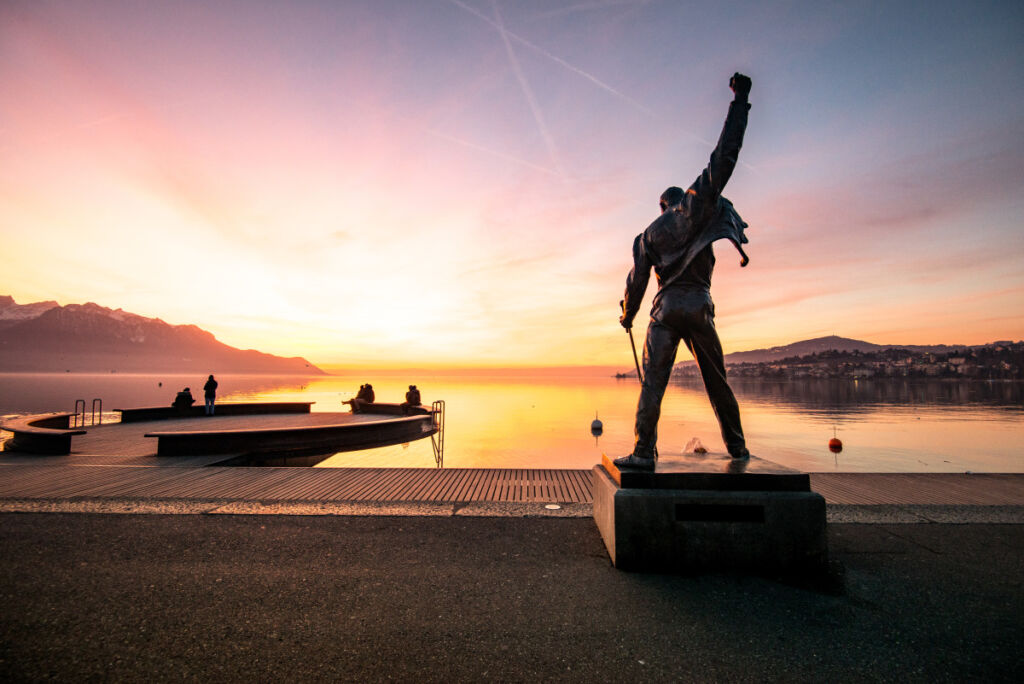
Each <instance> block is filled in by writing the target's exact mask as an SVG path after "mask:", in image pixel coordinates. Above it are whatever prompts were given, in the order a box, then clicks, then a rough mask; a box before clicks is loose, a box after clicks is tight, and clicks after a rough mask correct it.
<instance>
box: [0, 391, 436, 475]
mask: <svg viewBox="0 0 1024 684" xmlns="http://www.w3.org/2000/svg"><path fill="white" fill-rule="evenodd" d="M310 406H311V402H291V403H249V404H245V403H238V404H220V405H218V406H217V413H216V415H214V416H206V415H205V414H204V413H203V409H202V407H193V409H192V410H189V411H186V412H184V413H181V412H178V411H177V410H176V409H174V408H172V407H163V406H160V407H144V408H134V409H117V410H118V411H119V412H120V413H121V415H122V417H123V420H122V421H121V422H120V423H110V424H107V425H95V426H90V427H89V428H88V430H71V429H67V428H68V424H69V419H70V418H71V417H72V416H74V415H75V414H73V413H47V414H37V415H32V416H22V417H19V418H15V419H10V420H7V421H5V422H4V425H3V429H5V430H8V431H10V432H12V433H14V437H13V438H12V439H11V440H9V441H8V442H7V443H6V444H5V445H4V452H11V453H14V454H23V455H37V454H47V455H57V456H60V455H70V456H72V457H74V456H76V455H79V454H82V455H85V454H93V455H99V454H105V455H109V457H104V458H103V459H102V460H104V461H106V460H110V458H113V460H114V461H116V462H123V458H118V457H117V456H115V455H119V456H122V457H129V458H131V459H135V460H136V461H138V464H139V465H141V464H143V463H144V462H145V461H146V459H147V458H151V457H152V456H161V457H170V456H179V457H188V458H189V459H198V460H202V461H204V464H205V463H213V462H218V461H225V460H226V459H228V458H236V457H242V456H246V457H252V456H259V455H262V454H271V455H275V456H284V455H287V456H293V455H307V456H308V455H310V454H321V455H329V454H332V453H337V452H342V451H356V450H359V449H371V448H375V447H382V446H391V445H394V444H403V443H405V442H411V441H415V440H417V439H423V438H424V437H429V436H431V435H433V434H435V433H436V432H437V430H438V426H437V424H436V421H435V417H434V414H433V413H432V411H431V410H430V409H428V408H426V407H422V406H420V407H412V408H409V407H402V406H401V405H399V404H379V405H374V409H377V408H379V409H380V410H379V411H377V410H374V411H373V412H360V413H358V414H353V413H311V412H310ZM154 428H157V429H154ZM73 435H81V437H79V438H78V439H77V440H76V441H75V445H76V448H75V449H74V450H72V448H71V446H72V445H71V437H72V436H73ZM147 438H148V439H147ZM153 440H155V443H154V441H153ZM200 457H201V458H200ZM139 459H141V460H139ZM193 462H194V461H193Z"/></svg>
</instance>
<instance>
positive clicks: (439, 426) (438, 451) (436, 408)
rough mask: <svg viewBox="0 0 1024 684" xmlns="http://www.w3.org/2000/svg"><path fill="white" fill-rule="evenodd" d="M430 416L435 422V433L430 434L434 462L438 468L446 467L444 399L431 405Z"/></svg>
mask: <svg viewBox="0 0 1024 684" xmlns="http://www.w3.org/2000/svg"><path fill="white" fill-rule="evenodd" d="M430 416H431V420H432V421H433V423H434V434H432V435H430V445H431V446H432V447H433V448H434V462H435V463H436V464H437V467H438V468H444V401H441V400H438V401H435V402H434V403H433V404H431V405H430Z"/></svg>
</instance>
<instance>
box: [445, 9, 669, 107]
mask: <svg viewBox="0 0 1024 684" xmlns="http://www.w3.org/2000/svg"><path fill="white" fill-rule="evenodd" d="M448 2H450V3H452V4H453V5H455V6H456V7H460V8H462V9H463V10H465V11H467V12H469V13H470V14H472V15H473V16H475V17H477V18H479V19H481V20H482V21H485V22H487V23H488V24H490V25H491V26H493V27H494V28H496V29H498V30H499V31H501V32H502V33H503V34H504V35H505V36H506V37H507V38H510V39H512V40H514V41H516V42H517V43H520V44H522V45H525V46H526V47H528V48H530V49H531V50H534V51H535V52H537V53H539V54H541V55H543V56H545V57H547V58H548V59H550V60H552V61H553V62H555V63H556V64H558V65H559V66H561V67H564V68H566V69H568V70H569V71H571V72H573V73H574V74H576V75H578V76H582V77H583V78H585V79H587V80H588V81H590V82H591V83H593V84H594V85H596V86H597V87H598V88H601V89H602V90H604V91H606V92H609V93H611V94H612V95H614V96H615V97H617V98H619V99H621V100H623V101H624V102H627V103H629V104H630V105H632V106H633V107H635V108H637V109H639V110H640V111H642V112H644V113H645V114H648V115H650V116H655V114H654V112H653V111H651V110H650V109H648V108H647V107H645V106H644V105H642V104H640V103H639V102H637V101H636V100H634V99H633V98H631V97H629V96H628V95H626V94H624V93H621V92H619V91H618V90H616V89H615V88H613V87H611V86H610V85H608V84H607V83H605V82H604V81H602V80H601V79H599V78H597V77H596V76H594V75H593V74H589V73H587V72H586V71H584V70H583V69H580V68H579V67H576V66H573V65H572V64H569V63H568V62H566V61H565V60H564V59H562V58H561V57H558V56H557V55H553V54H551V53H550V52H548V51H547V50H545V49H544V48H542V47H541V46H539V45H536V44H534V43H531V42H530V41H528V40H526V39H525V38H523V37H522V36H520V35H518V34H516V33H513V32H512V31H509V30H508V29H506V28H505V27H504V26H499V25H498V24H497V22H495V21H494V20H493V19H491V18H490V17H488V16H487V15H486V14H484V13H482V12H480V11H479V10H477V9H475V8H473V7H470V6H469V5H467V4H465V3H464V2H461V0H448Z"/></svg>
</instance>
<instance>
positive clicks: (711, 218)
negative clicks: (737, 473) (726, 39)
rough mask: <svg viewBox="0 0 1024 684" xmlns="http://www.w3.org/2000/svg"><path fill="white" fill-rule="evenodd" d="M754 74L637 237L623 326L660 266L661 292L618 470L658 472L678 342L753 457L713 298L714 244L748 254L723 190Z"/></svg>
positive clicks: (738, 452)
mask: <svg viewBox="0 0 1024 684" xmlns="http://www.w3.org/2000/svg"><path fill="white" fill-rule="evenodd" d="M750 86H751V81H750V78H748V77H747V76H744V75H742V74H739V73H736V74H734V75H733V77H732V78H731V79H730V81H729V87H730V88H731V89H732V91H733V93H734V95H735V97H734V99H733V101H732V103H731V104H730V105H729V113H728V115H727V116H726V119H725V126H724V127H723V129H722V135H721V137H720V138H719V140H718V145H717V146H716V147H715V149H714V151H713V152H712V153H711V161H710V162H709V164H708V166H707V168H705V169H704V172H703V173H702V174H701V175H700V176H699V177H698V178H697V180H696V181H694V182H693V184H692V185H691V186H690V187H689V188H688V189H687V190H686V191H683V190H682V189H681V188H678V187H674V186H673V187H670V188H669V189H667V190H666V191H665V192H664V193H662V195H661V200H660V202H659V205H660V207H661V216H660V217H658V218H657V219H655V221H654V222H653V223H652V224H651V225H650V226H648V227H647V229H646V230H645V231H644V232H643V233H641V234H640V235H638V236H637V237H636V239H635V240H634V242H633V269H632V270H631V271H630V272H629V276H628V277H627V278H626V294H625V297H624V299H623V301H622V302H621V304H622V315H621V317H620V318H619V323H620V324H621V325H622V327H624V328H626V329H627V330H630V329H631V328H632V326H633V319H634V318H635V317H636V315H637V312H638V311H639V309H640V301H641V299H643V296H644V292H645V290H646V289H647V282H648V279H649V278H650V271H651V268H652V267H653V268H654V273H655V276H656V277H657V281H658V292H657V294H656V295H655V296H654V305H653V306H652V308H651V321H650V324H649V325H648V327H647V339H646V341H645V343H644V363H643V371H644V377H643V385H642V388H641V390H640V398H639V400H638V402H637V408H636V425H635V429H634V432H635V437H636V441H635V443H634V446H633V453H632V454H630V455H629V456H625V457H623V458H618V459H615V465H617V466H619V467H626V468H634V469H640V470H654V465H655V463H654V461H655V445H656V443H657V439H658V418H659V417H660V415H661V400H662V398H663V397H664V395H665V387H666V386H667V385H668V380H669V376H670V375H671V373H672V365H673V363H674V362H675V357H676V351H677V350H678V348H679V341H680V340H682V341H683V342H684V343H685V344H686V347H687V349H689V350H690V353H692V354H693V357H694V359H696V361H697V366H698V367H699V369H700V373H701V378H702V379H703V380H704V388H705V389H706V390H707V393H708V398H709V399H710V400H711V406H712V408H713V409H714V411H715V416H716V417H717V418H718V423H719V427H720V428H721V431H722V439H723V441H724V442H725V446H726V448H727V449H728V451H729V454H730V455H731V456H732V457H733V458H737V459H741V458H749V456H750V452H749V451H748V450H747V447H746V440H745V439H744V437H743V427H742V426H741V424H740V409H739V405H738V404H737V403H736V397H735V396H734V395H733V392H732V389H731V388H730V387H729V383H728V382H727V381H726V378H725V361H724V359H723V356H722V344H721V342H720V341H719V339H718V333H717V331H716V330H715V306H714V303H713V302H712V301H711V272H712V270H713V269H714V266H715V255H714V251H713V250H712V248H711V243H713V242H714V241H715V240H719V239H722V238H727V239H729V240H730V241H731V242H732V243H733V245H734V246H735V247H736V248H737V249H738V250H739V252H740V255H741V256H742V259H743V260H742V261H741V262H740V264H741V265H742V266H746V265H747V262H748V261H749V260H748V259H747V255H746V254H745V253H744V252H743V248H742V246H741V245H742V243H745V242H746V241H747V239H746V236H745V235H744V234H743V229H744V228H746V227H747V224H746V223H744V222H743V220H742V219H741V218H740V217H739V215H738V214H737V213H736V211H735V210H734V209H733V207H732V203H731V202H729V200H727V199H725V198H723V197H722V190H723V188H725V184H726V183H727V182H728V181H729V177H730V176H731V175H732V172H733V169H734V168H735V167H736V160H737V157H738V155H739V151H740V147H742V145H743V134H744V132H745V131H746V128H747V111H748V110H749V109H750V105H749V104H748V103H747V96H748V95H749V93H750Z"/></svg>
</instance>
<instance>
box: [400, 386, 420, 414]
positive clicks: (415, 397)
mask: <svg viewBox="0 0 1024 684" xmlns="http://www.w3.org/2000/svg"><path fill="white" fill-rule="evenodd" d="M422 403H423V402H422V400H421V399H420V391H419V390H418V389H416V385H409V391H408V392H406V393H405V401H404V402H403V403H402V413H404V414H405V415H409V413H410V410H409V409H411V408H412V407H413V406H419V405H420V404H422Z"/></svg>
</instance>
